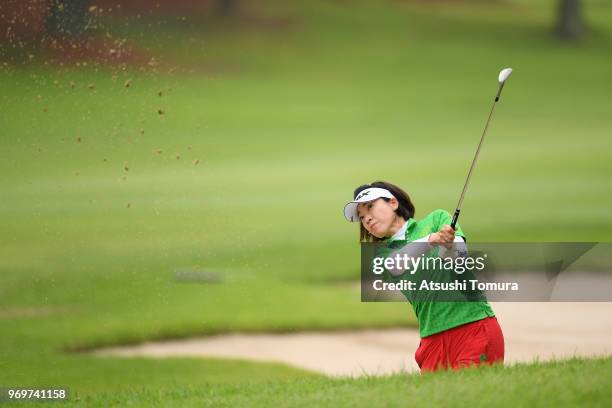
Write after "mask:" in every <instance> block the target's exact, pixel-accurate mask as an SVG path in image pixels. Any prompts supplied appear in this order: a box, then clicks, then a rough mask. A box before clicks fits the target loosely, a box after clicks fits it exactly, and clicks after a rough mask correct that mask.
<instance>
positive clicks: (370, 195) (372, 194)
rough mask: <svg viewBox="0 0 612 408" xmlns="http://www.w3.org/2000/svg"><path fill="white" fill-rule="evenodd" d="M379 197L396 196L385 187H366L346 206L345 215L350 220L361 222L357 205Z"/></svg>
mask: <svg viewBox="0 0 612 408" xmlns="http://www.w3.org/2000/svg"><path fill="white" fill-rule="evenodd" d="M379 198H395V197H393V194H391V192H390V191H389V190H385V189H384V188H378V187H371V188H366V189H365V190H363V191H362V192H360V193H359V194H357V197H355V199H354V200H353V201H351V202H350V203H348V204H347V205H345V206H344V217H345V218H346V219H347V220H348V221H350V222H359V214H357V205H359V204H360V203H367V202H368V201H374V200H377V199H379Z"/></svg>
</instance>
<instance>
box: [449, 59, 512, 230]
mask: <svg viewBox="0 0 612 408" xmlns="http://www.w3.org/2000/svg"><path fill="white" fill-rule="evenodd" d="M511 73H512V68H505V69H502V70H501V72H500V73H499V77H498V81H499V89H498V90H497V95H495V100H494V101H493V106H491V112H489V117H488V118H487V123H486V125H485V127H484V131H483V132H482V136H481V137H480V143H478V148H476V154H474V159H473V160H472V165H471V166H470V171H469V172H468V175H467V178H466V179H465V184H464V185H463V191H461V197H459V202H458V203H457V208H456V209H455V214H454V215H453V221H452V222H451V228H452V229H455V226H456V225H457V220H458V219H459V213H461V205H462V204H463V198H464V197H465V192H466V191H467V188H468V184H470V178H471V177H472V172H473V171H474V167H475V166H476V160H478V155H479V154H480V148H481V147H482V142H483V141H484V138H485V135H486V134H487V129H488V128H489V122H491V117H492V116H493V111H494V110H495V105H496V104H497V101H499V97H500V95H501V92H502V89H504V84H505V83H506V80H507V79H508V77H509V76H510V74H511Z"/></svg>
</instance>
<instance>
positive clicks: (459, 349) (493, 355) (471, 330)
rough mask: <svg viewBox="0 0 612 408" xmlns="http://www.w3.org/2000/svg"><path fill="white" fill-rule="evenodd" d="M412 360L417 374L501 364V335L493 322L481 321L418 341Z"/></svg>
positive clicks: (502, 351)
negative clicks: (415, 365)
mask: <svg viewBox="0 0 612 408" xmlns="http://www.w3.org/2000/svg"><path fill="white" fill-rule="evenodd" d="M414 358H415V360H416V362H417V364H418V365H419V367H421V371H436V370H439V369H448V368H449V367H450V368H452V369H459V368H462V367H468V366H471V365H479V364H482V363H488V364H493V363H495V362H500V363H502V362H503V361H504V335H503V333H502V331H501V328H500V327H499V323H497V318H495V317H485V318H484V319H482V320H477V321H475V322H472V323H467V324H464V325H461V326H457V327H453V328H452V329H448V330H445V331H443V332H440V333H436V334H432V335H431V336H427V337H424V338H422V339H421V343H420V345H419V348H418V349H417V351H416V353H415V355H414Z"/></svg>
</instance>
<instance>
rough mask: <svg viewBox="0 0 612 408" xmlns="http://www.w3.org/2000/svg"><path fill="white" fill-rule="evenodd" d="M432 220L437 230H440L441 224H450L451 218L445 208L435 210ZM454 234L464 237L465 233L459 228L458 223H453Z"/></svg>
mask: <svg viewBox="0 0 612 408" xmlns="http://www.w3.org/2000/svg"><path fill="white" fill-rule="evenodd" d="M434 220H435V221H434V222H435V228H436V232H437V231H440V230H441V229H442V227H443V226H445V225H450V224H451V222H452V221H453V218H452V217H451V215H450V214H449V213H448V211H446V210H436V211H435V216H434ZM455 235H456V236H459V237H463V239H465V234H464V233H463V230H462V229H461V226H460V225H459V224H457V225H455Z"/></svg>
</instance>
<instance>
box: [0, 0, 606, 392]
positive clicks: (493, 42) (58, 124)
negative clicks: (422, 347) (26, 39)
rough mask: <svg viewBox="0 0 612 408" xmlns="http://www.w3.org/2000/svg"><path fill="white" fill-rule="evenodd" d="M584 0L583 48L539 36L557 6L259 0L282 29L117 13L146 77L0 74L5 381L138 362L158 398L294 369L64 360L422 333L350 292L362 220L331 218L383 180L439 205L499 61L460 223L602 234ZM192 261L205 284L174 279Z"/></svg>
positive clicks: (0, 344) (599, 132) (536, 236)
mask: <svg viewBox="0 0 612 408" xmlns="http://www.w3.org/2000/svg"><path fill="white" fill-rule="evenodd" d="M587 5H588V7H586V11H587V17H588V19H589V22H590V24H591V28H592V30H591V34H590V35H589V36H588V37H587V38H586V39H585V40H584V41H583V42H582V43H580V44H578V45H566V44H561V43H558V42H557V41H556V40H555V39H554V38H553V37H552V36H551V35H550V32H549V29H550V27H551V25H552V16H553V4H552V2H550V1H542V2H533V3H532V2H525V1H520V2H518V1H512V2H499V3H494V4H490V5H483V4H481V3H479V2H477V3H474V4H472V3H470V2H460V3H457V4H440V5H436V6H428V5H426V4H424V3H421V2H419V3H412V2H390V3H385V4H384V6H383V5H381V3H378V2H374V1H358V2H351V3H350V6H347V5H346V4H344V3H343V2H311V1H303V2H298V3H291V4H289V3H285V2H270V3H266V6H265V7H264V8H262V9H260V10H259V13H262V14H263V15H272V16H281V17H287V21H288V25H287V26H286V27H285V28H272V27H270V26H266V25H265V24H256V23H249V24H242V25H240V24H237V23H230V24H229V25H223V24H220V23H218V22H214V21H212V20H211V19H210V18H209V17H206V16H190V17H189V18H188V19H187V21H186V22H185V23H184V24H178V23H172V24H171V23H170V20H171V19H168V23H167V24H162V25H157V26H155V25H154V26H153V27H149V26H148V25H147V24H148V22H149V21H150V20H147V19H143V20H140V22H138V21H136V20H134V21H131V22H130V24H129V25H128V26H127V27H124V26H123V25H120V24H119V25H118V26H116V27H115V28H114V29H116V30H117V31H116V32H117V33H118V35H119V34H123V35H125V36H127V37H128V38H130V41H131V42H132V44H134V45H136V46H138V47H141V49H143V50H144V49H146V48H149V51H148V52H150V53H151V55H155V56H160V55H161V57H160V58H159V59H160V61H162V65H161V66H160V68H159V69H158V71H157V72H153V71H151V70H150V69H148V70H146V71H145V72H143V71H140V70H139V69H138V67H129V68H128V69H127V70H126V71H118V72H117V71H116V70H114V69H112V68H109V67H106V68H104V67H102V68H95V67H91V66H90V67H89V68H74V67H73V68H63V69H59V68H58V67H56V68H49V67H48V66H44V65H42V64H38V65H36V64H35V65H28V66H23V67H13V68H9V69H3V71H1V72H0V83H1V85H2V88H3V93H2V96H1V97H0V101H1V102H0V103H1V106H2V113H3V116H4V117H5V120H4V121H3V132H2V135H1V136H0V155H1V158H2V160H0V185H1V192H2V193H1V194H2V196H1V204H0V220H1V222H0V234H1V236H2V237H3V242H2V245H1V246H0V259H2V263H1V264H0V324H2V326H3V335H2V336H0V385H1V384H20V385H23V384H28V385H35V384H39V385H40V384H58V382H63V383H64V384H65V385H67V386H69V387H70V388H71V389H73V390H75V391H76V392H79V393H81V392H83V393H85V392H87V391H88V390H90V391H91V392H97V391H99V390H102V389H104V390H108V392H112V390H113V389H114V388H115V387H118V385H119V384H121V385H123V386H125V387H126V388H131V387H136V388H137V387H140V386H142V385H144V384H146V383H147V382H148V381H150V377H151V376H150V375H149V373H151V372H154V373H155V375H154V376H153V377H155V381H158V382H159V383H158V384H159V385H160V388H161V390H160V393H161V394H160V396H164V395H168V394H165V393H166V392H169V393H172V392H175V391H172V389H168V390H166V389H165V387H164V386H163V384H169V383H170V382H171V381H173V380H176V381H178V382H181V383H183V382H184V383H193V384H203V382H207V381H210V382H211V383H214V382H215V381H216V380H215V379H219V382H230V383H237V384H240V383H243V382H245V381H250V379H251V378H253V377H257V378H258V379H261V380H262V381H263V380H268V379H269V380H275V379H279V378H285V377H288V376H303V375H306V374H305V373H304V372H303V371H300V370H294V369H290V368H287V367H282V366H278V365H258V364H247V363H238V362H228V363H227V367H226V366H225V364H226V363H224V362H220V361H212V360H195V359H194V360H191V359H184V360H174V359H170V360H162V361H157V362H150V361H147V360H138V359H135V360H130V362H129V363H128V362H125V361H124V360H115V359H94V360H92V359H91V358H90V357H86V356H83V355H68V356H67V355H65V354H63V353H62V352H61V350H65V349H67V348H70V349H82V348H90V347H93V346H97V345H102V344H118V343H127V342H139V341H143V340H146V339H161V338H169V337H172V338H176V337H186V336H190V335H194V334H211V333H219V332H226V331H278V332H283V331H290V330H302V329H304V330H307V329H317V330H337V329H344V328H359V327H388V326H414V323H415V322H414V317H413V315H412V313H411V311H410V308H409V307H408V306H407V305H405V304H360V303H359V293H358V291H357V290H356V289H355V288H354V286H352V285H351V282H353V281H355V280H356V279H357V278H358V276H359V246H358V245H357V228H356V226H354V225H348V224H347V223H346V222H345V221H344V220H343V218H342V216H341V208H342V206H343V205H344V203H345V202H346V201H347V200H348V199H349V198H350V194H351V191H352V189H353V188H354V187H355V186H357V185H359V184H361V183H364V182H368V181H372V180H375V179H388V180H390V181H392V182H395V183H397V184H399V185H401V186H403V187H405V188H406V189H407V190H408V191H409V193H410V194H411V196H412V197H413V199H414V201H415V203H416V207H417V217H418V216H423V215H425V214H427V213H428V212H429V211H431V210H433V209H436V208H445V209H447V210H449V211H450V210H452V208H453V206H454V205H455V203H456V199H457V197H458V195H459V193H460V188H461V185H462V183H463V179H464V177H465V173H466V171H467V168H468V165H469V160H470V159H471V157H472V154H473V151H474V148H475V146H476V143H477V140H478V137H479V135H480V132H481V128H482V126H483V124H484V121H485V119H486V114H487V110H488V108H489V104H490V102H491V98H492V94H493V92H494V91H495V87H496V82H495V75H496V73H497V72H498V70H499V69H500V68H502V67H505V66H507V65H511V66H513V68H514V69H515V73H514V74H513V77H512V78H511V82H510V83H509V85H508V86H507V87H506V89H505V90H504V96H503V99H502V103H501V104H500V105H499V106H498V108H497V112H496V115H497V116H496V117H495V119H494V122H493V123H492V126H491V129H490V133H489V136H488V140H487V142H486V144H485V146H484V150H483V154H482V156H481V158H480V161H479V163H478V167H477V169H476V173H475V175H474V177H473V179H472V185H471V187H470V190H469V194H468V196H467V198H466V201H465V203H464V210H463V214H462V219H461V221H462V226H463V229H464V231H465V232H466V233H467V234H468V236H469V237H470V239H471V240H472V241H473V242H477V241H480V242H490V241H500V242H503V241H525V242H528V241H547V240H552V241H610V240H611V238H612V233H611V232H610V231H612V228H611V227H612V218H611V217H609V208H610V207H611V205H612V189H611V188H610V183H609V176H608V175H609V174H610V171H611V170H612V164H611V163H612V160H610V151H611V150H610V148H611V147H612V142H611V139H610V137H609V135H610V131H611V130H612V119H611V118H610V115H609V112H608V106H609V89H608V88H609V87H606V85H605V84H606V83H607V77H608V75H609V66H610V65H611V64H612V52H611V51H612V46H611V44H612V41H611V39H612V8H611V7H610V6H609V4H607V3H605V2H601V1H589V2H587ZM262 7H263V6H262ZM107 24H109V25H110V26H113V25H114V24H117V22H113V21H108V22H107ZM122 31H125V32H124V33H121V32H122ZM41 58H42V57H41ZM37 61H39V62H40V60H37ZM173 66H175V67H177V69H176V70H175V71H173V72H169V67H173ZM113 75H117V78H116V79H115V80H113ZM127 79H132V81H133V82H132V86H131V87H130V88H129V89H128V88H125V87H124V86H123V84H124V82H125V80H127ZM54 81H57V83H55V82H54ZM70 81H73V82H74V83H75V87H74V88H71V87H70V85H69V84H70ZM89 84H94V85H95V88H94V89H93V90H91V89H89V88H88V85H89ZM159 91H162V96H158V92H159ZM45 108H46V112H45ZM160 108H162V109H164V111H165V114H164V115H163V116H160V115H158V113H157V110H158V109H160ZM141 129H142V130H144V134H141ZM79 138H80V141H79ZM157 150H161V151H162V152H161V153H157ZM177 153H178V154H180V159H177V158H176V154H177ZM194 160H199V163H198V164H197V165H194V164H193V161H194ZM126 162H127V167H128V170H127V171H126V170H125V169H124V167H125V166H126ZM128 204H129V207H128ZM185 268H187V269H198V270H200V269H201V270H206V271H211V272H214V273H216V274H218V276H220V278H221V283H217V284H212V283H211V284H205V283H202V284H197V283H178V282H176V280H175V279H174V271H175V270H178V269H185ZM576 364H578V363H576ZM579 364H590V363H579ZM593 364H600V363H593ZM606 364H607V363H606ZM242 365H244V366H242ZM241 367H243V368H241ZM242 369H244V372H245V373H248V374H242V373H241V371H242ZM83 370H86V372H87V374H88V375H87V376H83V375H80V373H82V372H84V371H83ZM534 370H535V369H534ZM519 371H520V370H519ZM466 375H468V374H466ZM470 375H472V374H470ZM402 378H403V377H402ZM441 378H442V377H441ZM444 378H445V377H444ZM390 381H400V380H390ZM411 381H432V380H426V379H423V380H411ZM451 381H452V380H451ZM95 384H99V387H97V386H96V385H95ZM457 384H459V383H457ZM457 386H459V385H457ZM279 387H280V386H279ZM216 389H217V388H216V387H212V388H211V390H216ZM128 392H129V391H128ZM143 392H144V391H143ZM207 392H208V391H207ZM210 392H213V391H210ZM215 392H216V391H215ZM223 392H226V391H223ZM227 392H230V391H227ZM179 394H180V393H179ZM238 394H240V392H238ZM133 395H139V394H133ZM147 395H148V394H147ZM155 395H156V394H151V398H156V397H155ZM222 395H225V394H222ZM130 398H131V397H130ZM134 398H136V401H139V400H140V398H142V401H146V398H149V397H146V398H145V397H142V396H140V397H138V396H137V397H134ZM215 398H216V397H215ZM228 398H229V397H228ZM236 398H242V397H236ZM213 400H214V398H213ZM221 402H222V401H221Z"/></svg>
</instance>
